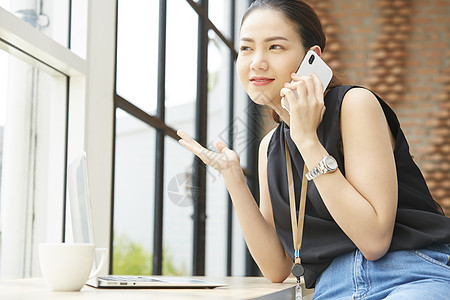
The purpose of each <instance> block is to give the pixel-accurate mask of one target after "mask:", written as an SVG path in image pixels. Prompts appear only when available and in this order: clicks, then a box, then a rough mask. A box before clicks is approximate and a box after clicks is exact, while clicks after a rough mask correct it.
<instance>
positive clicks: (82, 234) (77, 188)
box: [67, 152, 226, 289]
mask: <svg viewBox="0 0 450 300" xmlns="http://www.w3.org/2000/svg"><path fill="white" fill-rule="evenodd" d="M67 180H68V189H69V202H70V216H71V219H72V233H73V242H74V243H94V232H93V226H92V214H91V202H90V198H89V182H88V176H87V159H86V153H85V152H83V153H82V154H81V155H80V156H79V157H77V158H76V159H75V160H73V161H72V162H71V163H70V164H69V169H68V174H67ZM87 284H88V285H90V286H93V287H96V288H189V289H192V288H215V287H221V286H225V285H226V284H222V283H217V282H209V281H205V280H201V279H198V278H195V277H181V276H160V275H158V276H147V275H131V274H129V275H128V274H127V275H107V276H98V277H96V278H94V279H93V280H90V281H88V283H87Z"/></svg>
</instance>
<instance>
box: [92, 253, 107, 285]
mask: <svg viewBox="0 0 450 300" xmlns="http://www.w3.org/2000/svg"><path fill="white" fill-rule="evenodd" d="M95 252H96V253H97V252H100V253H101V257H100V263H99V265H98V267H97V269H96V270H95V271H93V272H91V274H90V275H89V279H91V278H94V277H95V276H97V274H98V273H99V272H100V270H101V269H102V268H103V266H104V265H105V261H106V255H107V253H108V249H107V248H95Z"/></svg>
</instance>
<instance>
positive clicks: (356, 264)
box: [178, 0, 450, 299]
mask: <svg viewBox="0 0 450 300" xmlns="http://www.w3.org/2000/svg"><path fill="white" fill-rule="evenodd" d="M240 36H241V37H240V50H239V55H238V59H237V63H236V65H237V71H238V74H239V78H240V81H241V83H242V85H243V87H244V89H245V90H246V92H247V93H248V95H249V96H250V98H251V99H252V100H253V101H254V102H255V103H258V104H261V105H268V106H269V107H271V108H272V109H273V110H274V112H276V117H277V118H278V120H279V122H280V124H279V125H278V127H277V128H275V129H274V130H272V131H271V132H269V133H268V134H267V135H266V136H265V137H264V138H263V140H262V141H261V144H260V150H259V183H260V208H258V207H257V205H256V202H255V200H254V198H253V197H252V194H251V193H250V191H249V189H248V187H247V185H246V182H245V178H244V175H243V172H242V169H241V167H240V165H239V157H238V156H237V154H236V153H235V152H234V151H233V150H231V149H229V148H227V147H226V146H225V145H224V144H223V143H222V142H217V143H216V146H217V149H218V150H219V153H215V152H211V151H209V150H207V149H205V148H203V147H202V146H201V145H199V144H198V143H197V142H196V141H194V140H193V139H191V138H190V137H189V136H188V135H187V134H186V133H185V132H183V131H181V130H180V131H179V132H178V134H179V136H180V137H181V140H180V141H179V142H180V143H181V144H182V145H183V146H185V147H186V148H188V149H189V150H191V151H192V152H193V153H194V154H196V155H197V156H199V157H200V158H201V159H202V160H203V161H204V162H205V163H206V164H208V165H211V166H213V167H214V168H216V169H217V170H218V171H219V172H220V173H221V174H222V175H223V178H224V181H225V185H226V187H227V189H228V191H229V193H230V195H231V198H232V201H233V204H234V207H235V210H236V213H237V216H238V218H239V222H240V225H241V227H242V231H243V233H244V237H245V240H246V243H247V245H248V248H249V249H250V252H251V254H252V256H253V258H254V259H255V261H256V263H257V264H258V266H259V268H260V270H261V271H262V273H263V274H264V276H265V277H266V278H268V279H270V280H271V281H273V282H282V281H284V280H285V279H286V278H287V277H288V276H289V274H290V271H291V267H292V266H293V257H294V247H293V236H292V231H291V221H290V219H289V214H290V210H289V193H288V183H287V180H286V155H285V142H286V145H288V148H289V151H290V157H291V159H292V169H293V170H294V172H293V173H294V183H295V195H296V201H297V205H298V201H299V200H298V199H299V197H300V196H299V194H300V188H301V184H302V180H301V176H302V169H303V164H306V167H307V169H308V170H313V169H315V168H316V167H317V166H318V163H319V162H320V161H321V160H322V159H323V157H324V156H327V157H328V156H331V157H333V158H334V160H335V161H336V163H337V164H338V168H337V169H336V170H330V172H326V173H324V174H321V175H318V174H315V175H316V177H315V178H314V179H312V180H311V181H309V182H308V184H307V187H308V189H307V204H306V212H305V221H304V230H303V232H304V233H303V239H302V241H303V242H302V247H301V255H300V256H301V260H302V265H303V266H304V269H305V273H304V277H305V282H306V286H307V287H315V295H314V298H315V299H340V298H342V299H352V297H353V299H383V298H388V299H445V297H448V295H450V264H449V255H450V246H449V245H448V243H450V219H448V218H446V217H445V216H443V213H442V211H441V210H440V208H439V207H438V206H437V204H436V203H435V202H434V200H433V199H432V197H431V195H430V193H429V191H428V188H427V186H426V183H425V181H424V179H423V177H422V175H421V173H420V171H419V169H418V168H417V166H416V165H415V163H414V162H413V160H412V158H411V156H410V155H409V149H408V145H407V142H406V140H405V137H404V135H403V133H402V131H401V129H400V127H399V123H398V121H397V118H396V116H395V114H394V113H393V112H392V110H391V109H390V108H389V107H388V106H387V105H386V104H385V103H384V102H383V101H382V100H381V99H379V98H378V97H377V96H376V95H374V94H373V93H372V92H370V91H369V90H367V89H364V88H360V87H353V86H338V85H337V84H334V83H333V82H334V81H333V80H332V84H331V85H330V87H329V88H328V89H327V91H326V93H325V96H324V94H323V92H322V91H323V89H322V84H321V82H320V80H319V79H318V78H317V76H315V75H314V74H313V75H311V76H306V77H305V76H303V77H302V76H298V75H296V74H294V73H293V72H295V71H296V69H297V68H298V66H299V65H300V62H301V61H302V59H303V57H304V56H305V53H306V52H307V51H308V50H313V51H314V52H315V53H316V54H317V55H319V56H320V55H321V54H322V51H323V50H324V48H325V36H324V34H323V31H322V27H321V25H320V21H319V20H318V18H317V15H316V14H315V13H314V11H313V10H312V9H311V7H309V6H308V5H307V4H305V3H304V2H302V1H293V0H257V1H255V2H254V3H253V4H252V5H251V7H250V8H249V9H248V11H247V12H246V14H245V15H244V17H243V19H242V23H241V31H240ZM261 95H264V97H261ZM282 97H285V99H286V101H288V102H289V106H290V114H289V113H288V112H287V111H286V110H285V109H284V108H282V106H281V98H282ZM262 99H264V100H262ZM344 158H345V159H344ZM417 249H420V250H417Z"/></svg>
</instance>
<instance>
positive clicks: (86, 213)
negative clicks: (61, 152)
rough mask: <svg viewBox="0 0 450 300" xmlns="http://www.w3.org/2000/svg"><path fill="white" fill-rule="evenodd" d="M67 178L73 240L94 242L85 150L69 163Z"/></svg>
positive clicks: (75, 241) (76, 241)
mask: <svg viewBox="0 0 450 300" xmlns="http://www.w3.org/2000/svg"><path fill="white" fill-rule="evenodd" d="M67 179H68V188H69V202H70V216H71V218H72V233H73V242H74V243H94V233H93V229H92V217H91V203H90V199H89V182H88V176H87V163H86V153H85V152H83V153H82V154H81V155H80V156H79V157H77V158H76V159H75V160H73V161H72V162H71V163H70V165H69V170H68V175H67Z"/></svg>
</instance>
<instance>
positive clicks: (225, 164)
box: [177, 130, 240, 175]
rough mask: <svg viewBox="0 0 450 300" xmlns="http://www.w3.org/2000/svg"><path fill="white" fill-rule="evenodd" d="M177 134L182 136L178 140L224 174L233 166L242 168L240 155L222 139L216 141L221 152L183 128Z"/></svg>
mask: <svg viewBox="0 0 450 300" xmlns="http://www.w3.org/2000/svg"><path fill="white" fill-rule="evenodd" d="M177 134H178V136H179V137H180V138H181V139H180V140H179V141H178V142H179V143H180V144H181V145H183V146H184V147H186V148H187V149H188V150H190V151H191V152H192V153H194V154H195V155H197V156H198V157H199V158H200V159H201V160H202V161H203V162H204V163H205V164H207V165H209V166H211V167H213V168H214V169H216V170H217V171H219V172H220V173H221V174H222V175H224V173H226V172H227V171H229V170H231V169H233V168H236V167H239V168H240V164H239V162H240V158H239V156H238V155H237V153H236V152H235V151H233V150H231V149H229V148H228V147H227V146H226V145H225V144H224V143H222V142H220V141H219V142H216V147H217V150H219V152H214V151H211V150H208V149H206V148H205V147H203V146H202V145H200V144H199V143H198V142H197V141H196V140H194V139H192V138H191V137H190V136H189V135H188V134H187V133H186V132H184V131H183V130H178V131H177Z"/></svg>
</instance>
